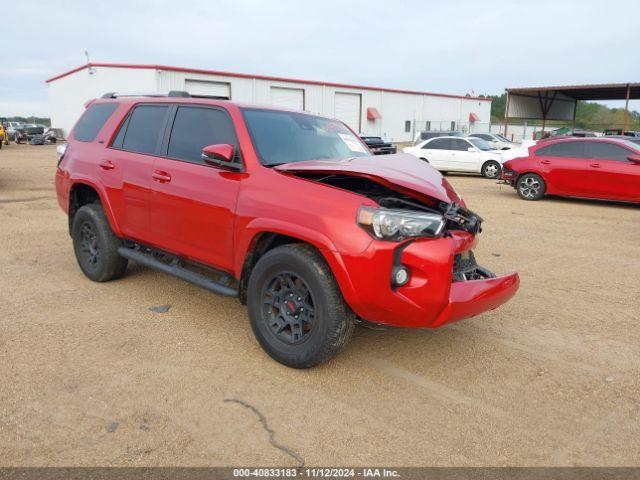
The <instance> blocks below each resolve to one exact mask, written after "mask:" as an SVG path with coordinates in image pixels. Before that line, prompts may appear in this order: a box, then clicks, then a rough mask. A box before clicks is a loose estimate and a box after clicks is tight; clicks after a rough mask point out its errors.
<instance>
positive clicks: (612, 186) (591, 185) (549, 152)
mask: <svg viewBox="0 0 640 480" xmlns="http://www.w3.org/2000/svg"><path fill="white" fill-rule="evenodd" d="M501 178H502V180H504V181H505V182H506V183H508V184H509V185H511V186H512V187H514V188H515V189H516V191H517V192H518V195H520V198H522V199H524V200H540V199H541V198H542V197H543V196H544V195H545V194H550V195H562V196H567V197H582V198H595V199H605V200H618V201H624V202H640V146H638V145H637V144H635V143H632V142H630V141H627V140H618V139H609V138H566V139H562V140H554V141H549V142H544V143H540V144H538V145H534V146H533V147H531V148H529V155H528V156H526V157H519V158H514V159H513V160H509V161H507V162H505V163H504V168H503V170H502V176H501Z"/></svg>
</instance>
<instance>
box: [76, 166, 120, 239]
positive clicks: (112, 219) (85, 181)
mask: <svg viewBox="0 0 640 480" xmlns="http://www.w3.org/2000/svg"><path fill="white" fill-rule="evenodd" d="M77 185H86V186H87V187H91V188H93V189H94V190H95V191H96V192H97V193H98V197H99V198H100V203H101V204H102V208H103V209H104V212H105V214H106V215H107V220H109V225H110V226H111V230H113V233H114V234H115V235H116V236H117V237H122V230H121V229H120V225H119V224H118V221H117V220H116V216H115V214H114V213H113V209H112V208H111V204H110V203H109V201H108V200H107V199H108V197H107V193H106V192H105V191H104V188H103V187H100V186H98V184H97V183H95V182H93V180H91V179H89V178H84V177H81V178H72V179H71V183H70V185H69V199H68V202H69V203H70V202H71V192H72V191H73V188H74V187H76V186H77ZM68 208H69V207H68ZM68 211H70V208H69V210H68Z"/></svg>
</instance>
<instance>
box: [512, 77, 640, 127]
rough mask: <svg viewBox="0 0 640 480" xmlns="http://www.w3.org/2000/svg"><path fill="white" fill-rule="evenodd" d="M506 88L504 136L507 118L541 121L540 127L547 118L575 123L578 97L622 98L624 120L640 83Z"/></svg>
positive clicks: (579, 98) (588, 98) (639, 88)
mask: <svg viewBox="0 0 640 480" xmlns="http://www.w3.org/2000/svg"><path fill="white" fill-rule="evenodd" d="M506 91H507V104H506V108H505V113H504V130H505V131H504V133H505V135H506V133H507V126H508V122H509V119H510V118H517V119H525V120H542V128H543V129H544V125H545V123H546V121H547V120H564V121H572V122H574V123H575V115H576V104H577V103H578V101H579V100H625V101H626V104H625V119H628V111H629V100H638V99H640V83H602V84H594V85H565V86H559V87H529V88H507V89H506ZM625 122H626V120H625ZM625 129H626V125H625Z"/></svg>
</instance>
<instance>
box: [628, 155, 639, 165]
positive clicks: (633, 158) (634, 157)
mask: <svg viewBox="0 0 640 480" xmlns="http://www.w3.org/2000/svg"><path fill="white" fill-rule="evenodd" d="M627 160H629V161H630V162H633V163H640V155H629V156H628V157H627Z"/></svg>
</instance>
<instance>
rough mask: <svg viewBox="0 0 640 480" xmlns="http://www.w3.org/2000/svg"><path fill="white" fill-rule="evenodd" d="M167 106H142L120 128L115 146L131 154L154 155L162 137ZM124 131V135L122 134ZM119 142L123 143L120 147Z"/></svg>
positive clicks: (136, 108) (135, 109)
mask: <svg viewBox="0 0 640 480" xmlns="http://www.w3.org/2000/svg"><path fill="white" fill-rule="evenodd" d="M168 110H169V107H168V106H167V105H140V106H137V107H135V108H134V110H133V112H131V115H130V116H129V118H128V119H127V121H125V123H124V124H123V125H122V127H121V128H120V130H121V131H120V132H118V135H117V137H116V140H115V141H114V144H113V146H114V147H116V148H122V149H123V150H128V151H130V152H136V153H145V154H148V155H154V154H155V153H156V150H157V147H158V141H159V140H160V136H161V135H162V127H163V126H164V122H165V117H166V115H167V111H168ZM123 130H124V133H123V132H122V131H123ZM119 142H122V144H121V145H120V144H119Z"/></svg>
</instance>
